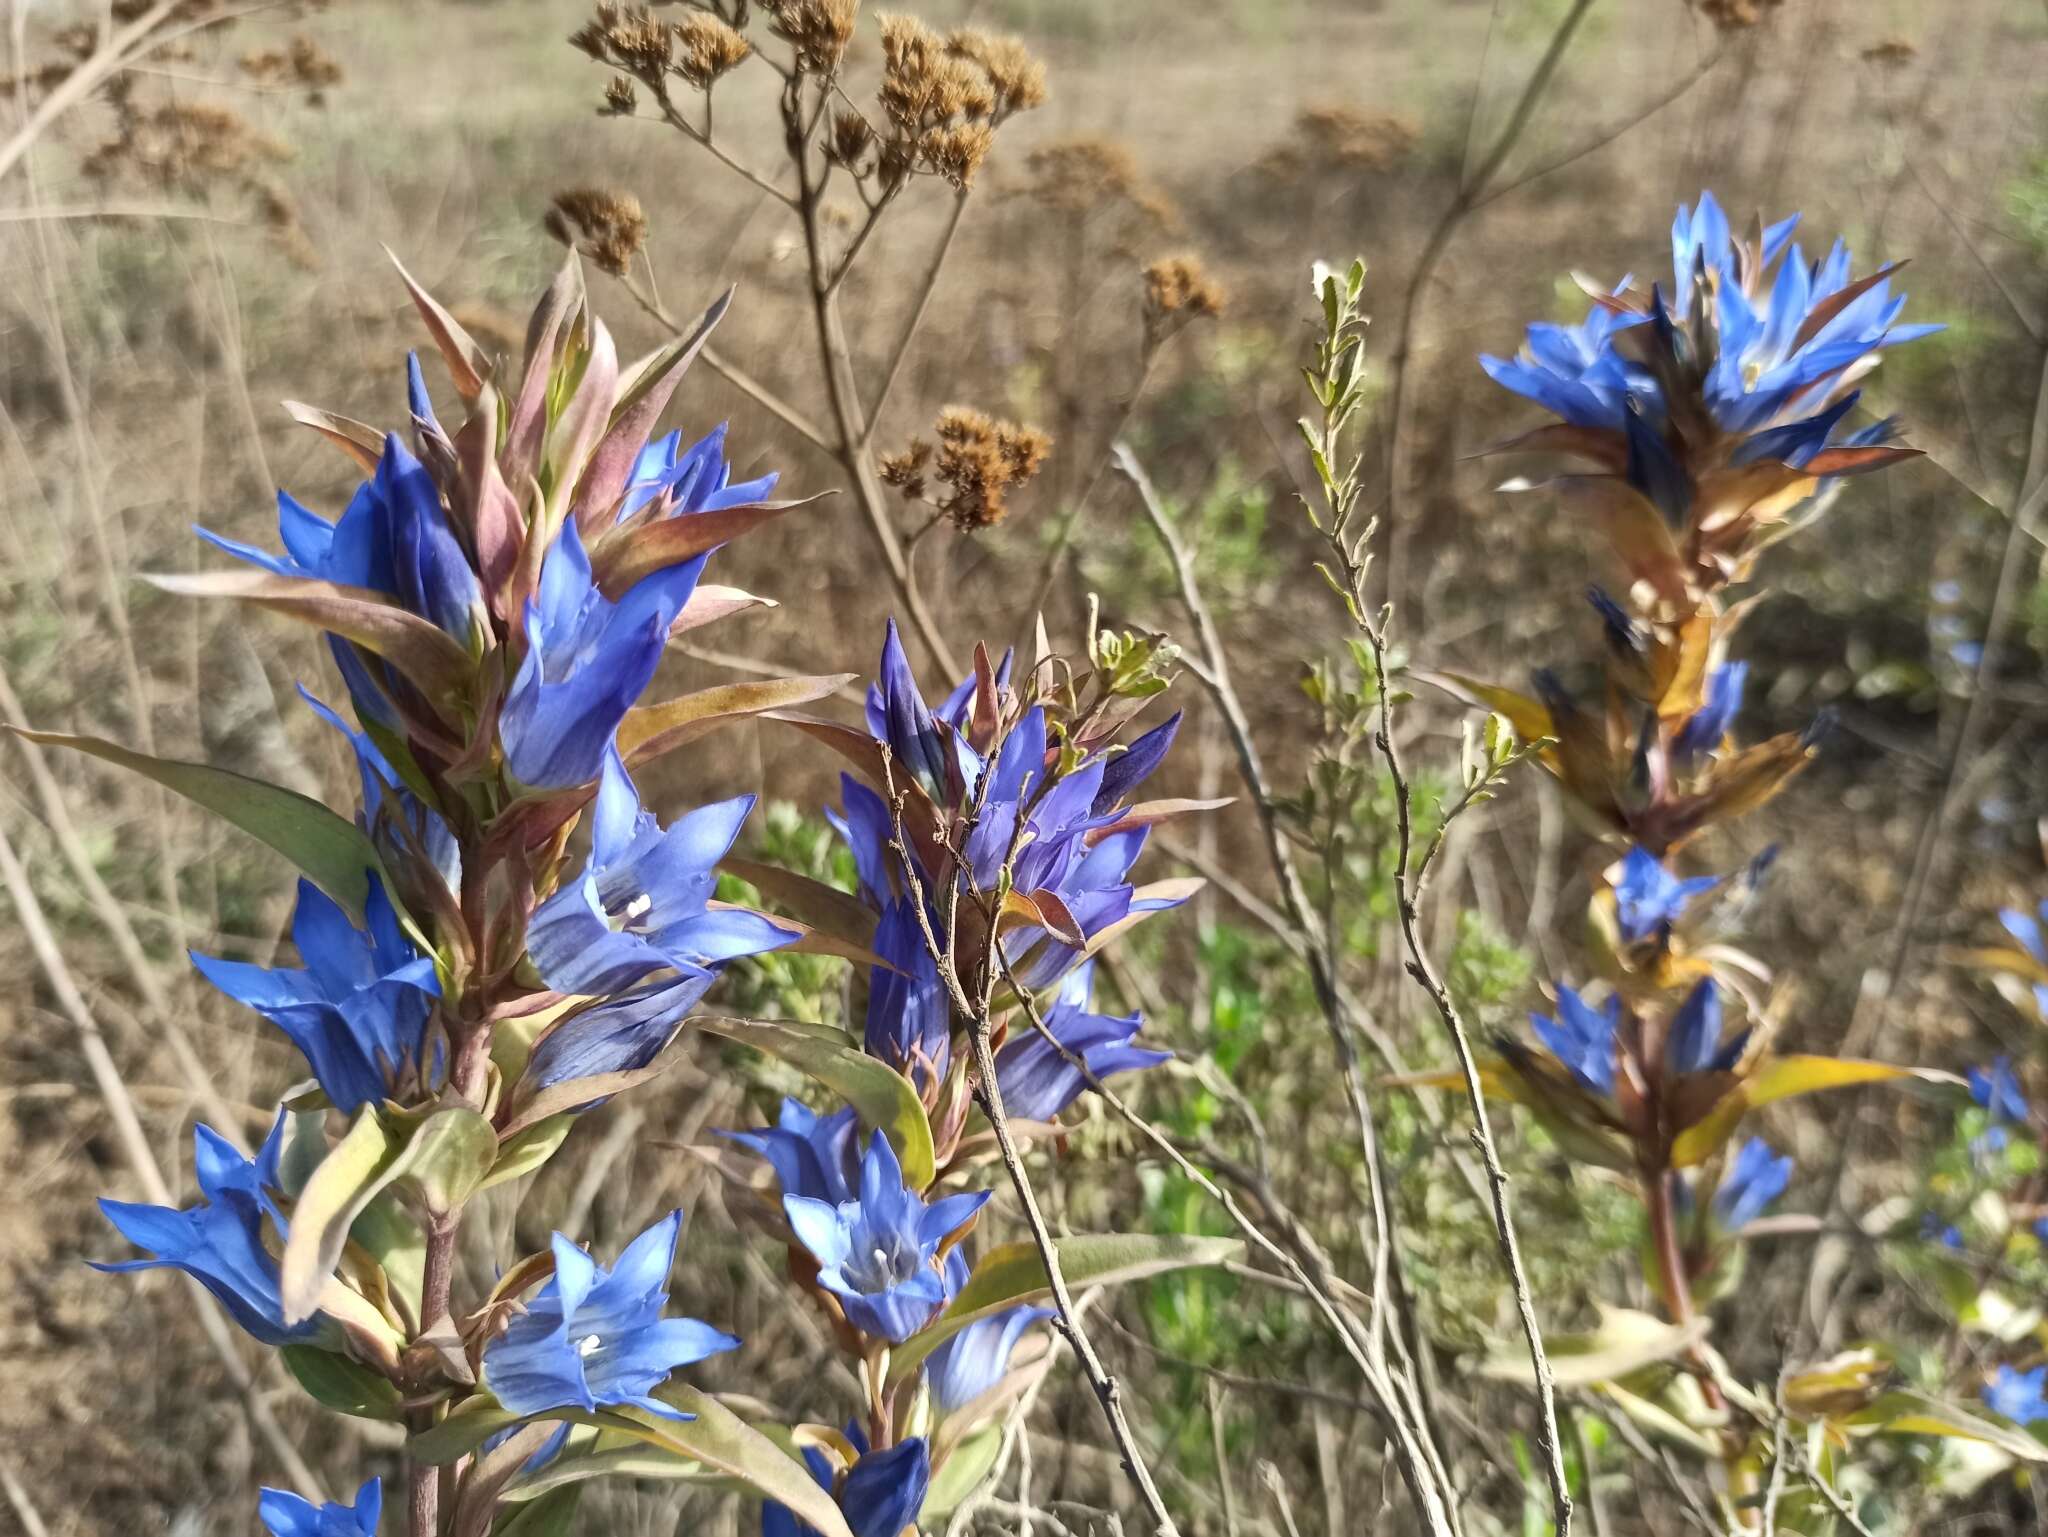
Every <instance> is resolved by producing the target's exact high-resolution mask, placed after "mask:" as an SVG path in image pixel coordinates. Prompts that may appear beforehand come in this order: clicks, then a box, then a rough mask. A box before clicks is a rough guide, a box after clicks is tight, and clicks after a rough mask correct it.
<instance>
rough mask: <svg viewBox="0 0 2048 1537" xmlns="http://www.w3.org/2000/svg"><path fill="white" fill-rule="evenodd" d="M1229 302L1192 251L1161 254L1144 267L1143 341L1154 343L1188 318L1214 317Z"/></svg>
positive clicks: (1172, 331)
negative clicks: (1170, 254)
mask: <svg viewBox="0 0 2048 1537" xmlns="http://www.w3.org/2000/svg"><path fill="white" fill-rule="evenodd" d="M1229 302H1230V295H1229V293H1228V291H1227V290H1225V288H1224V287H1223V285H1222V284H1221V283H1219V282H1217V281H1216V280H1215V279H1214V278H1212V277H1210V276H1209V274H1208V273H1207V272H1205V271H1204V270H1203V268H1202V259H1201V258H1200V257H1199V256H1195V255H1193V254H1192V253H1185V252H1184V253H1181V254H1179V255H1174V256H1162V257H1160V258H1159V260H1157V261H1155V262H1152V263H1150V264H1148V265H1147V266H1146V268H1145V341H1146V345H1147V346H1157V345H1158V344H1159V343H1160V342H1162V341H1164V340H1165V339H1166V338H1167V337H1169V336H1171V335H1173V333H1174V332H1176V331H1178V330H1179V329H1180V328H1181V327H1182V326H1184V325H1186V324H1187V323H1188V322H1189V321H1191V320H1214V319H1215V318H1216V317H1217V316H1219V315H1221V314H1222V313H1223V311H1224V309H1225V307H1226V306H1227V305H1228V304H1229Z"/></svg>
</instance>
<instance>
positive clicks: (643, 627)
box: [498, 518, 705, 789]
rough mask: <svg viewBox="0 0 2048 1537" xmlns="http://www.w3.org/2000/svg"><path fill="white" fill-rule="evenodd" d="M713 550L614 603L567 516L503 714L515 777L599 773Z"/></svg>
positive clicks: (582, 779)
mask: <svg viewBox="0 0 2048 1537" xmlns="http://www.w3.org/2000/svg"><path fill="white" fill-rule="evenodd" d="M704 559H705V557H704V556H702V555H699V556H697V557H695V558H694V559H692V560H688V561H685V562H684V563H683V564H681V565H679V566H673V567H671V568H669V569H668V570H665V571H657V572H655V573H654V574H653V575H651V576H645V577H642V578H641V579H640V580H639V581H638V582H636V583H634V584H633V586H632V588H631V589H630V590H628V591H627V593H626V594H625V596H624V597H622V598H620V599H619V600H618V601H617V602H616V603H615V602H613V601H612V600H611V599H610V598H607V597H606V596H605V595H604V594H603V593H602V592H600V591H599V590H598V587H597V583H596V581H595V579H594V578H593V576H592V574H591V569H590V557H589V555H588V554H587V553H586V552H585V550H584V548H583V539H582V536H581V535H580V534H578V533H577V531H576V520H575V519H574V518H570V519H568V520H567V521H566V522H564V523H563V525H562V531H561V533H560V534H559V535H557V536H556V538H555V542H554V545H553V546H552V547H551V548H550V549H549V550H548V553H547V558H546V559H545V560H544V561H543V562H542V563H541V572H540V592H539V594H538V596H537V597H535V598H533V599H530V600H529V601H528V602H527V605H526V613H525V615H524V617H523V619H522V625H523V628H524V630H525V636H526V656H525V658H524V660H522V661H521V662H520V664H519V671H518V672H517V673H516V674H515V675H514V676H513V679H512V686H511V687H510V688H509V689H508V690H507V691H506V694H505V705H504V709H503V711H502V712H501V713H500V715H499V720H498V735H499V740H500V741H501V742H502V743H503V745H504V748H505V761H506V763H507V764H508V765H509V766H510V768H511V770H512V774H513V777H514V778H516V779H517V780H519V782H520V783H522V784H525V785H530V786H532V787H534V788H536V789H561V788H564V787H566V786H569V785H580V784H588V783H589V782H590V781H591V780H593V779H595V778H596V777H597V776H598V771H599V769H600V768H601V767H602V766H603V763H604V756H605V752H606V750H607V748H608V747H609V746H610V744H611V740H612V733H613V732H614V731H616V730H617V729H618V725H619V722H620V721H621V720H623V719H624V718H625V714H626V711H627V710H629V709H631V708H632V707H633V704H634V702H635V701H636V700H638V699H639V697H640V695H641V692H642V691H643V690H644V689H645V688H646V687H647V685H648V682H649V681H650V680H651V679H652V678H653V677H654V669H655V667H656V666H657V665H659V663H660V661H661V652H662V647H663V646H664V645H666V644H667V641H668V632H669V629H670V627H671V626H672V625H673V624H674V623H675V620H676V616H677V615H678V614H680V613H681V612H682V610H683V605H684V604H685V603H687V602H689V601H690V594H691V593H692V592H693V591H694V590H695V589H696V585H697V578H698V576H699V574H700V573H701V572H702V571H703V569H704Z"/></svg>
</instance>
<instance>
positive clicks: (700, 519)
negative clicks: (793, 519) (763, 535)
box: [590, 491, 832, 599]
mask: <svg viewBox="0 0 2048 1537" xmlns="http://www.w3.org/2000/svg"><path fill="white" fill-rule="evenodd" d="M831 494H832V493H831V492H829V491H821V492H819V493H818V494H817V495H815V496H805V497H799V498H797V499H796V500H795V501H788V502H744V503H742V504H741V505H739V506H737V507H721V508H719V509H718V510H717V511H716V512H692V513H684V514H682V515H681V516H678V517H673V518H656V519H654V520H653V521H652V522H647V523H632V524H627V525H626V526H625V527H623V528H618V529H615V530H613V531H611V532H609V533H607V534H605V535H603V536H602V537H601V538H600V539H599V540H598V542H597V546H596V548H594V549H593V550H592V551H591V552H590V566H591V570H592V571H593V572H595V573H596V576H597V580H598V585H599V586H601V587H602V588H603V589H604V591H605V595H606V596H607V597H610V598H615V599H616V598H618V597H620V596H622V595H623V594H624V593H625V592H626V591H627V589H629V588H630V587H632V586H633V584H634V583H635V582H637V581H639V580H640V579H641V578H642V577H644V576H651V575H652V574H653V573H655V572H656V571H666V570H668V569H669V568H670V567H671V566H680V565H681V564H682V563H683V562H684V561H686V560H693V559H695V558H696V557H697V556H699V555H702V554H703V553H704V552H705V551H707V550H715V549H717V548H718V547H719V546H720V545H722V544H729V543H731V542H732V541H733V540H735V539H737V538H739V537H740V536H741V535H742V534H747V533H751V532H752V531H753V530H754V529H756V528H759V527H760V526H761V525H762V524H763V523H766V522H768V521H770V520H771V519H774V518H779V517H781V516H782V515H783V514H784V513H785V512H789V511H792V510H794V509H795V508H798V507H809V506H813V505H815V504H816V503H818V502H820V501H822V500H824V499H825V498H826V497H827V496H830V495H831Z"/></svg>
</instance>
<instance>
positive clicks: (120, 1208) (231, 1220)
mask: <svg viewBox="0 0 2048 1537" xmlns="http://www.w3.org/2000/svg"><path fill="white" fill-rule="evenodd" d="M192 1143H193V1166H194V1171H195V1173H196V1175H197V1178H198V1181H199V1193H200V1195H201V1196H202V1197H203V1198H204V1199H202V1200H201V1201H200V1203H199V1204H198V1205H196V1206H189V1207H187V1208H185V1209H184V1210H183V1211H177V1210H174V1209H172V1208H171V1207H168V1206H145V1205H141V1204H139V1203H136V1202H133V1201H108V1200H103V1201H101V1202H100V1210H101V1211H102V1212H104V1213H105V1214H106V1217H107V1220H108V1221H109V1222H111V1223H113V1224H114V1226H115V1227H116V1228H117V1229H119V1230H120V1233H121V1236H122V1237H123V1238H125V1239H127V1240H128V1241H129V1242H130V1243H132V1244H134V1245H135V1246H136V1247H137V1248H138V1249H147V1250H148V1251H149V1252H150V1255H151V1258H149V1259H135V1260H121V1261H118V1262H115V1263H111V1264H95V1265H94V1266H93V1268H94V1269H95V1270H104V1271H108V1272H112V1273H115V1274H119V1273H123V1272H126V1271H131V1270H154V1269H157V1268H158V1267H163V1266H167V1267H169V1268H171V1269H174V1270H182V1271H184V1272H185V1273H186V1274H187V1275H189V1276H191V1277H192V1278H193V1279H194V1280H196V1281H198V1282H199V1284H200V1285H202V1286H204V1287H205V1288H206V1289H207V1290H208V1291H210V1292H212V1293H213V1295H214V1296H215V1297H217V1298H219V1299H220V1303H221V1306H222V1307H224V1308H226V1309H227V1310H228V1313H229V1316H231V1317H232V1318H233V1319H234V1320H235V1322H236V1323H238V1324H240V1325H241V1326H242V1328H244V1329H245V1330H247V1331H248V1332H249V1333H250V1334H251V1335H253V1336H254V1337H255V1338H257V1339H259V1340H261V1341H263V1343H264V1344H266V1345H293V1344H301V1343H304V1342H306V1341H308V1340H313V1339H317V1338H319V1337H320V1336H321V1335H323V1334H324V1333H326V1332H327V1328H328V1326H327V1325H326V1323H325V1322H324V1321H323V1320H321V1319H320V1318H318V1317H317V1316H316V1317H314V1318H312V1319H309V1320H307V1321H306V1322H304V1323H302V1324H298V1325H296V1326H288V1325H287V1324H286V1323H285V1321H284V1303H283V1300H282V1298H281V1297H280V1295H279V1292H278V1270H277V1261H276V1260H275V1259H273V1258H272V1257H271V1254H270V1250H269V1248H268V1247H266V1246H265V1244H264V1241H263V1228H264V1223H265V1221H266V1219H267V1220H268V1221H269V1222H271V1223H272V1224H274V1225H275V1226H276V1227H277V1228H278V1230H279V1232H280V1233H282V1232H283V1229H284V1222H283V1218H282V1216H281V1215H280V1214H279V1212H278V1209H277V1205H276V1203H275V1202H274V1201H273V1200H272V1199H271V1196H270V1191H271V1190H272V1189H274V1188H276V1187H277V1184H278V1171H277V1161H278V1155H279V1153H280V1151H281V1150H282V1148H283V1145H284V1116H283V1114H282V1113H280V1114H279V1115H278V1118H277V1121H276V1123H275V1124H274V1125H273V1126H272V1127H271V1129H270V1135H269V1136H268V1137H266V1138H265V1139H264V1142H263V1146H262V1147H261V1148H260V1149H258V1151H257V1154H256V1156H255V1158H254V1159H248V1158H244V1157H243V1156H242V1155H241V1154H240V1153H238V1152H236V1151H235V1149H234V1146H233V1144H231V1143H230V1142H229V1141H228V1140H227V1139H226V1138H225V1137H223V1136H221V1135H220V1134H219V1133H218V1132H216V1131H214V1130H213V1129H212V1128H211V1127H208V1126H199V1127H195V1128H194V1129H193V1134H192Z"/></svg>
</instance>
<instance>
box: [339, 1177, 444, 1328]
mask: <svg viewBox="0 0 2048 1537" xmlns="http://www.w3.org/2000/svg"><path fill="white" fill-rule="evenodd" d="M348 1237H349V1242H350V1243H353V1244H357V1245H360V1246H361V1248H362V1249H363V1251H364V1252H365V1253H366V1254H368V1255H369V1256H370V1258H372V1259H374V1260H375V1261H376V1262H377V1263H378V1265H379V1266H380V1267H382V1269H383V1271H384V1282H385V1284H386V1285H387V1286H389V1287H390V1288H391V1290H392V1291H393V1293H395V1294H396V1295H397V1296H398V1297H399V1298H400V1299H401V1300H403V1301H404V1303H405V1305H406V1306H407V1307H408V1308H410V1309H412V1313H413V1316H414V1317H418V1316H419V1308H420V1293H421V1292H422V1291H423V1290H424V1289H425V1288H426V1284H427V1235H426V1234H425V1233H423V1232H421V1231H420V1225H419V1223H418V1222H416V1221H415V1220H414V1219H413V1215H412V1213H411V1212H409V1211H407V1210H406V1209H405V1207H404V1206H403V1205H401V1204H400V1203H399V1201H398V1198H397V1197H396V1196H394V1195H393V1194H391V1192H389V1191H386V1192H385V1193H384V1194H383V1195H380V1196H378V1197H377V1198H376V1199H375V1200H374V1201H372V1202H370V1204H369V1205H367V1206H365V1207H364V1208H363V1209H362V1210H361V1211H360V1212H359V1213H357V1214H356V1220H355V1221H354V1222H351V1223H350V1224H349V1229H348Z"/></svg>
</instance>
